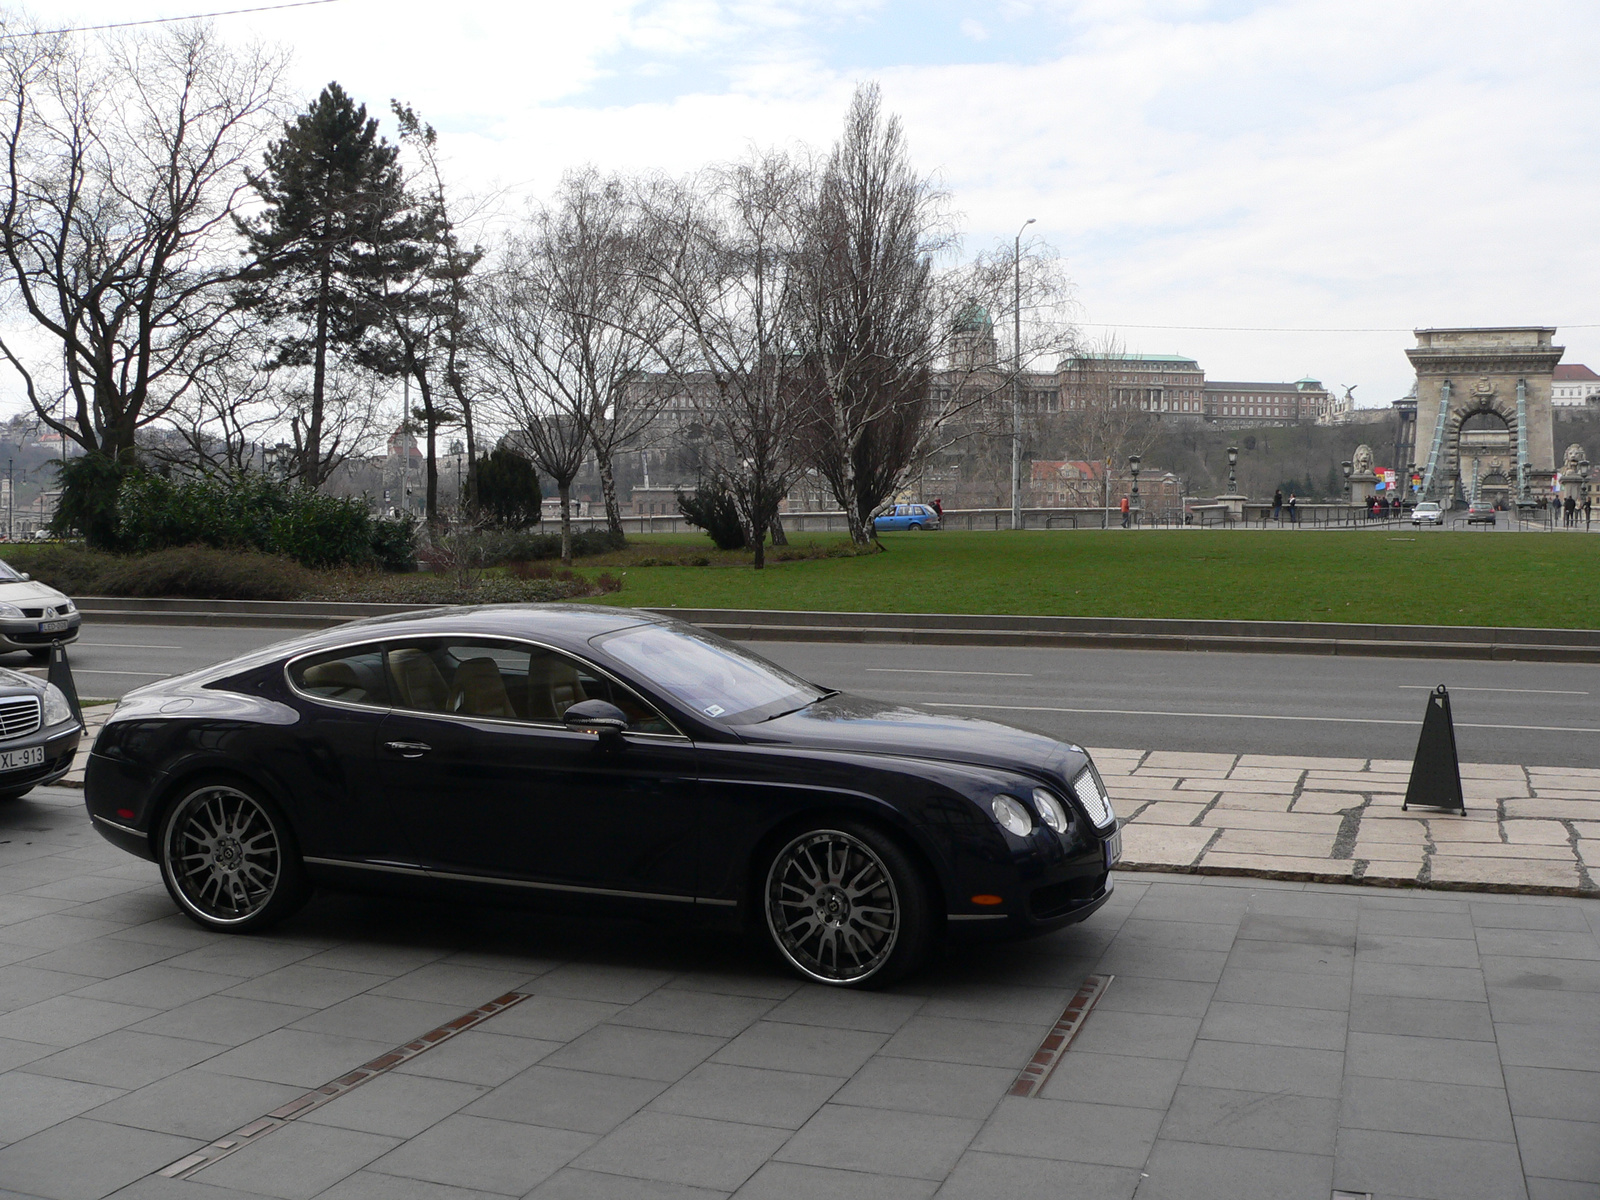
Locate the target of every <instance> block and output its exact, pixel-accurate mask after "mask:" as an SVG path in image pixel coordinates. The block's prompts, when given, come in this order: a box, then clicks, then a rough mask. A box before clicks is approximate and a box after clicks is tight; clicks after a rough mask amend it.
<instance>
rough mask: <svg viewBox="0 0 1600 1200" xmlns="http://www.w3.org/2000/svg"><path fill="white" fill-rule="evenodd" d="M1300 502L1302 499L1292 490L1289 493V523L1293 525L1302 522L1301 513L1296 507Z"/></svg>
mask: <svg viewBox="0 0 1600 1200" xmlns="http://www.w3.org/2000/svg"><path fill="white" fill-rule="evenodd" d="M1299 503H1300V501H1299V500H1298V499H1297V498H1296V497H1295V494H1294V493H1293V492H1290V493H1289V524H1291V525H1298V524H1299V523H1300V514H1299V512H1298V511H1296V508H1295V506H1296V505H1297V504H1299Z"/></svg>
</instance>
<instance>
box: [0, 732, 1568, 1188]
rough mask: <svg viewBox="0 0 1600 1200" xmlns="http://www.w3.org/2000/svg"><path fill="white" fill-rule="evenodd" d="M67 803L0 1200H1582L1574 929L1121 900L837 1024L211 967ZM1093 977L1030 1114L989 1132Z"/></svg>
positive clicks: (446, 964) (621, 938)
mask: <svg viewBox="0 0 1600 1200" xmlns="http://www.w3.org/2000/svg"><path fill="white" fill-rule="evenodd" d="M1234 765H1235V766H1237V764H1234ZM1364 768H1365V764H1364V765H1363V769H1364ZM1141 769H1142V768H1141ZM1191 769H1192V768H1191ZM1130 778H1131V776H1130ZM1183 778H1189V776H1187V775H1186V776H1183ZM1240 778H1243V777H1242V776H1241V777H1240ZM1158 790H1159V789H1158ZM1174 790H1176V789H1174ZM1217 790H1218V791H1219V792H1221V790H1222V789H1221V788H1218V789H1217ZM1256 794H1259V793H1256ZM79 799H80V794H79V793H76V792H72V791H67V790H64V789H63V790H47V791H44V792H41V793H38V794H36V795H34V796H30V797H28V798H26V799H24V800H22V801H18V802H15V803H12V804H9V805H6V806H4V807H3V808H0V1014H3V1015H0V1069H3V1074H0V1196H6V1197H17V1196H23V1197H28V1196H37V1197H48V1198H50V1200H75V1198H79V1197H91V1198H98V1197H103V1196H107V1195H116V1196H119V1197H124V1198H133V1197H139V1198H149V1200H168V1198H171V1200H199V1198H206V1200H243V1198H246V1197H254V1196H273V1197H283V1198H294V1197H306V1198H309V1197H324V1198H327V1200H357V1198H372V1200H379V1198H381V1200H420V1198H424V1197H425V1198H428V1200H464V1198H466V1197H499V1196H532V1197H536V1198H538V1200H550V1198H552V1197H560V1198H566V1200H572V1198H577V1197H587V1198H590V1200H594V1198H602V1197H619V1198H620V1197H629V1198H634V1197H645V1198H650V1197H654V1198H669V1197H670V1198H677V1200H690V1198H701V1200H710V1198H713V1197H722V1196H729V1195H735V1196H738V1197H740V1198H741V1200H752V1198H759V1197H774V1198H776V1197H781V1198H783V1200H806V1198H807V1197H824V1196H825V1197H830V1198H832V1197H844V1198H851V1197H893V1198H901V1197H905V1198H911V1197H930V1196H935V1195H937V1196H940V1197H944V1198H947V1200H949V1198H956V1197H973V1198H985V1200H987V1198H990V1197H1006V1198H1007V1200H1032V1198H1035V1197H1038V1198H1043V1197H1050V1198H1052V1200H1065V1198H1071V1197H1086V1198H1092V1200H1117V1198H1128V1197H1137V1198H1138V1200H1158V1198H1163V1197H1174V1198H1181V1200H1207V1198H1210V1197H1217V1198H1219V1200H1220V1198H1223V1197H1226V1198H1227V1200H1257V1198H1258V1200H1298V1198H1301V1197H1304V1198H1305V1200H1328V1198H1329V1197H1330V1194H1331V1192H1332V1190H1333V1189H1336V1188H1337V1189H1343V1190H1347V1191H1351V1192H1356V1193H1362V1192H1370V1193H1373V1194H1374V1195H1375V1196H1377V1197H1386V1198H1391V1200H1400V1198H1405V1197H1409V1198H1411V1200H1474V1198H1480V1197H1481V1198H1482V1200H1513V1198H1518V1197H1531V1198H1532V1200H1575V1198H1577V1197H1595V1196H1597V1195H1600V901H1597V900H1590V899H1567V898H1559V897H1548V896H1545V897H1526V896H1488V895H1479V894H1472V893H1449V892H1423V891H1418V890H1398V889H1383V888H1372V887H1349V886H1326V885H1318V884H1305V883H1297V882H1288V881H1278V880H1261V879H1245V878H1213V877H1206V876H1168V875H1156V874H1138V873H1133V874H1123V875H1121V876H1120V877H1119V879H1118V884H1117V890H1116V893H1115V895H1114V897H1113V899H1112V901H1111V902H1110V903H1109V904H1108V905H1107V906H1106V907H1105V908H1104V909H1102V910H1101V912H1099V913H1097V914H1096V915H1095V916H1094V917H1093V918H1091V920H1089V921H1088V922H1086V923H1085V924H1084V925H1081V926H1078V927H1076V928H1074V929H1071V930H1067V931H1063V932H1060V933H1057V934H1054V935H1051V936H1049V937H1045V938H1041V939H1038V940H1036V941H1032V942H1027V943H1020V944H1013V945H1006V946H1000V947H993V948H984V949H974V950H967V951H961V952H954V953H951V954H949V955H947V956H946V957H945V958H944V959H943V960H942V961H941V962H940V963H939V964H938V965H937V966H936V967H935V968H934V969H932V970H930V971H929V972H928V973H926V974H924V975H922V976H920V977H918V978H916V979H913V980H911V981H909V982H908V983H907V984H905V985H903V986H901V987H898V988H895V989H892V990H890V991H886V992H879V993H866V994H855V993H840V992H837V991H832V990H828V989H822V988H815V987H809V986H804V985H801V984H799V983H798V982H797V981H795V980H793V979H792V978H790V977H789V976H787V975H785V974H784V973H782V972H780V971H778V970H777V969H775V968H774V967H773V966H772V965H771V964H769V962H768V961H767V960H766V959H765V958H764V957H762V956H761V955H760V954H759V953H758V952H756V951H753V950H750V949H747V948H745V947H742V946H739V945H729V944H727V943H726V942H724V941H722V940H719V939H715V938H711V937H708V936H705V935H697V934H693V933H688V932H684V931H682V930H679V929H677V928H675V927H672V926H666V925H662V926H637V925H631V924H623V923H616V924H610V923H598V922H583V923H580V922H572V921H567V922H563V921H557V920H553V919H546V918H539V917H533V916H528V915H523V914H516V913H506V912H500V911H495V910H490V909H481V908H470V907H451V906H441V905H422V904H417V903H410V902H401V901H390V900H377V899H363V898H345V897H319V898H318V899H317V900H314V901H313V903H312V904H311V905H310V906H309V907H308V908H307V909H306V910H305V911H304V912H303V913H302V914H301V915H300V916H298V917H297V918H295V919H294V920H293V921H291V922H289V923H288V924H286V925H285V926H283V927H282V928H281V929H280V930H278V931H276V932H275V933H274V934H272V935H270V936H261V937H224V936H216V935H212V934H209V933H206V932H203V931H201V930H199V929H197V928H195V927H194V926H192V925H190V924H189V923H188V922H187V921H185V920H183V919H182V918H180V917H178V916H176V915H175V914H174V912H173V909H172V905H171V903H170V901H169V900H168V898H167V897H166V895H165V893H164V892H163V891H162V890H161V888H160V886H159V883H158V882H157V879H156V874H155V870H154V868H153V867H151V866H150V865H148V864H144V863H141V862H138V861H136V860H133V859H130V858H128V857H127V856H126V855H123V854H121V853H120V852H117V851H115V850H113V849H112V848H111V847H109V846H107V845H105V844H104V843H103V842H101V841H100V839H99V838H98V837H97V836H96V835H95V834H94V833H93V832H92V831H91V830H90V829H89V827H88V824H87V822H86V821H85V820H84V818H83V815H82V810H81V808H80V807H79ZM1213 811H1216V810H1213ZM1242 811H1271V810H1242ZM1133 828H1134V829H1137V828H1138V825H1137V823H1136V824H1135V826H1134V827H1133ZM1202 828H1203V827H1202ZM1092 972H1098V973H1109V974H1113V975H1114V976H1115V979H1114V981H1113V982H1112V983H1111V984H1110V986H1109V987H1108V988H1107V989H1106V991H1105V994H1104V997H1103V999H1102V1000H1101V1002H1100V1004H1099V1005H1098V1007H1096V1008H1095V1009H1094V1011H1093V1012H1092V1013H1091V1014H1090V1016H1089V1018H1088V1020H1087V1021H1086V1023H1085V1024H1084V1026H1083V1029H1082V1032H1081V1033H1080V1034H1079V1036H1078V1038H1077V1040H1076V1041H1075V1042H1074V1043H1073V1045H1072V1047H1071V1048H1070V1049H1069V1050H1068V1051H1067V1052H1066V1054H1065V1055H1064V1056H1063V1058H1062V1060H1061V1063H1060V1065H1059V1067H1058V1068H1057V1070H1056V1072H1055V1074H1054V1076H1053V1077H1052V1078H1051V1079H1050V1081H1049V1083H1048V1084H1047V1085H1046V1086H1045V1088H1044V1089H1043V1091H1042V1093H1041V1094H1040V1095H1039V1096H1037V1097H1034V1098H1028V1099H1022V1098H1016V1097H1009V1096H1007V1095H1006V1091H1007V1089H1008V1087H1009V1086H1010V1084H1011V1082H1012V1080H1013V1079H1014V1078H1015V1077H1016V1075H1017V1072H1018V1071H1019V1069H1020V1068H1021V1067H1022V1066H1023V1065H1024V1064H1025V1063H1027V1062H1028V1061H1029V1059H1030V1057H1031V1056H1032V1054H1033V1052H1034V1049H1035V1047H1036V1046H1037V1045H1038V1044H1039V1041H1040V1039H1041V1038H1042V1037H1043V1036H1044V1035H1045V1034H1046V1033H1047V1032H1048V1031H1049V1030H1050V1028H1051V1026H1052V1024H1053V1023H1054V1022H1055V1020H1056V1019H1057V1017H1058V1016H1059V1015H1060V1014H1061V1012H1062V1009H1063V1007H1064V1005H1065V1004H1066V1002H1067V1000H1068V998H1069V997H1071V996H1072V994H1073V992H1074V991H1075V989H1076V988H1077V987H1078V985H1079V984H1080V983H1081V982H1082V980H1083V979H1084V978H1085V977H1086V976H1087V975H1088V974H1090V973H1092ZM508 991H519V992H525V993H528V998H527V999H526V1000H524V1001H522V1002H521V1003H519V1004H517V1005H515V1006H514V1007H511V1008H509V1009H507V1010H505V1011H504V1012H501V1013H499V1014H498V1015H495V1016H493V1017H491V1018H489V1019H488V1020H486V1021H484V1022H483V1023H482V1024H481V1025H478V1026H477V1027H475V1028H473V1029H471V1030H470V1031H468V1032H466V1033H463V1034H461V1035H459V1036H458V1037H456V1038H454V1039H453V1040H451V1041H448V1042H445V1043H444V1044H442V1045H440V1046H438V1047H436V1048H434V1049H431V1050H428V1051H426V1052H424V1053H422V1054H420V1055H418V1056H416V1057H415V1058H414V1059H412V1060H410V1061H409V1062H407V1063H405V1064H404V1065H402V1066H400V1067H398V1068H397V1069H396V1070H394V1071H393V1072H391V1073H389V1074H386V1075H382V1076H380V1077H378V1078H376V1079H375V1080H373V1081H372V1082H369V1083H366V1084H365V1085H363V1086H361V1087H358V1088H356V1089H355V1090H353V1091H350V1092H349V1093H347V1094H345V1095H343V1096H341V1097H340V1098H338V1099H336V1100H334V1101H332V1102H331V1103H329V1104H327V1105H326V1106H324V1107H322V1108H319V1109H317V1110H315V1111H314V1112H312V1113H310V1114H309V1115H307V1116H305V1117H304V1118H302V1119H300V1120H297V1121H294V1122H292V1123H290V1124H288V1125H287V1126H285V1127H284V1128H282V1129H280V1130H279V1131H277V1132H275V1133H272V1134H270V1135H268V1136H266V1137H264V1138H262V1139H261V1140H260V1141H258V1142H255V1143H253V1144H251V1145H249V1146H247V1147H246V1148H245V1149H243V1150H240V1151H239V1152H237V1153H235V1154H233V1155H232V1156H231V1157H228V1158H225V1159H223V1160H222V1161H220V1162H218V1163H217V1164H215V1165H213V1166H211V1167H208V1168H206V1169H205V1170H203V1171H201V1172H200V1173H199V1174H198V1175H197V1176H195V1177H194V1178H193V1179H191V1180H183V1181H176V1180H171V1179H165V1178H161V1177H159V1176H155V1175H153V1174H152V1173H153V1172H156V1171H158V1170H159V1169H160V1168H162V1167H163V1166H165V1165H166V1164H169V1163H172V1162H174V1161H175V1160H178V1159H180V1158H182V1157H184V1156H185V1155H187V1154H189V1153H190V1152H192V1151H193V1150H195V1149H196V1148H197V1147H200V1146H202V1145H203V1144H205V1143H207V1142H209V1141H211V1140H213V1139H215V1138H218V1137H220V1136H222V1135H224V1134H227V1133H229V1132H230V1131H233V1130H236V1129H238V1128H240V1127H241V1126H243V1125H246V1124H247V1123H249V1122H252V1121H254V1120H255V1119H256V1118H258V1117H260V1116H262V1115H263V1114H265V1113H268V1112H270V1111H271V1110H273V1109H275V1108H277V1107H278V1106H280V1105H283V1104H285V1103H286V1102H287V1101H289V1100H292V1099H293V1098H295V1097H296V1096H299V1095H301V1094H302V1093H303V1092H304V1091H305V1090H306V1089H307V1088H310V1087H315V1086H317V1085H319V1084H322V1083H324V1082H325V1081H328V1080H331V1079H333V1078H335V1077H337V1076H339V1075H341V1074H343V1073H344V1072H346V1071H349V1070H350V1069H351V1068H353V1067H355V1066H357V1065H358V1064H361V1063H364V1062H367V1061H369V1060H371V1059H373V1058H374V1057H375V1056H376V1055H379V1054H382V1053H383V1052H384V1051H386V1050H388V1049H389V1048H391V1047H394V1046H396V1045H399V1044H402V1043H405V1042H406V1041H408V1040H410V1039H413V1038H416V1037H418V1036H419V1035H420V1034H421V1033H423V1032H424V1031H426V1030H429V1029H432V1028H434V1027H436V1026H438V1025H440V1024H442V1023H443V1022H446V1021H448V1020H450V1019H451V1018H453V1017H455V1016H457V1015H459V1014H461V1013H463V1012H465V1011H467V1010H469V1009H471V1008H473V1007H475V1006H477V1005H479V1004H481V1003H483V1002H485V1001H487V1000H490V999H492V998H494V997H496V996H500V995H503V994H505V993H507V992H508Z"/></svg>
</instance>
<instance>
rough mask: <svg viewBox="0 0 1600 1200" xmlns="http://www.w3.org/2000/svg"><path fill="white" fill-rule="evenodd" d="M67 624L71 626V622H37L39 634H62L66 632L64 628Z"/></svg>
mask: <svg viewBox="0 0 1600 1200" xmlns="http://www.w3.org/2000/svg"><path fill="white" fill-rule="evenodd" d="M69 624H71V622H69V621H40V622H39V632H40V633H62V632H64V631H65V630H66V628H67V626H68V625H69Z"/></svg>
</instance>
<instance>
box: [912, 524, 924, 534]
mask: <svg viewBox="0 0 1600 1200" xmlns="http://www.w3.org/2000/svg"><path fill="white" fill-rule="evenodd" d="M911 532H912V533H921V532H922V526H921V525H913V526H912V527H911Z"/></svg>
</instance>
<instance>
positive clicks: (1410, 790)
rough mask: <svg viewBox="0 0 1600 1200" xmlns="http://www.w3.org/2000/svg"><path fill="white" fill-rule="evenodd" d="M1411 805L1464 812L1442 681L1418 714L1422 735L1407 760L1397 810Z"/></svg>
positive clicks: (1453, 734)
mask: <svg viewBox="0 0 1600 1200" xmlns="http://www.w3.org/2000/svg"><path fill="white" fill-rule="evenodd" d="M1412 805H1416V806H1417V807H1419V808H1447V809H1451V810H1452V811H1454V812H1458V813H1460V814H1461V815H1462V816H1466V814H1467V802H1466V800H1465V799H1464V798H1463V797H1462V795H1461V760H1460V759H1459V758H1457V757H1456V727H1455V723H1454V722H1453V721H1452V720H1451V718H1450V693H1449V692H1447V691H1445V687H1444V684H1442V683H1441V684H1440V685H1439V686H1438V687H1436V688H1434V689H1433V692H1432V693H1431V694H1430V695H1429V696H1428V711H1427V712H1426V713H1424V714H1423V717H1422V736H1421V737H1420V738H1418V739H1417V757H1416V759H1415V760H1414V761H1413V762H1412V764H1411V782H1410V783H1408V784H1407V785H1406V798H1405V802H1404V803H1403V804H1401V805H1400V808H1401V811H1404V810H1406V809H1408V808H1410V807H1411V806H1412Z"/></svg>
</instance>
